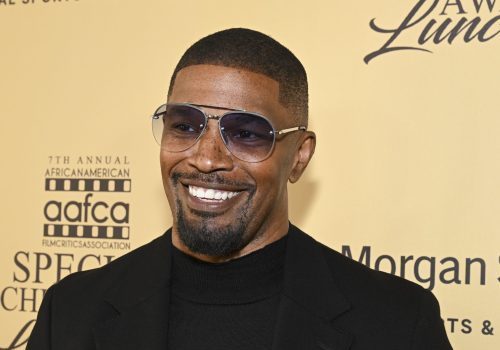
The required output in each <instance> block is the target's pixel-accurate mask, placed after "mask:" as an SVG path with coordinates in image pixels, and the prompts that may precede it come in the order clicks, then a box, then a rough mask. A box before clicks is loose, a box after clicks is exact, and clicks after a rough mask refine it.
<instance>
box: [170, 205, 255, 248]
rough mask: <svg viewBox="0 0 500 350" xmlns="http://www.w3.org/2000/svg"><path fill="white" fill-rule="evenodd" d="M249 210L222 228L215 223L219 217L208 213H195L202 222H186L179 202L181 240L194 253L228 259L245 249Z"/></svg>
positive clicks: (178, 229) (245, 210) (178, 216)
mask: <svg viewBox="0 0 500 350" xmlns="http://www.w3.org/2000/svg"><path fill="white" fill-rule="evenodd" d="M247 209H248V208H244V209H243V210H241V211H240V215H238V217H235V218H234V220H232V223H231V224H230V225H227V226H224V227H221V226H220V225H217V223H216V222H215V221H216V220H217V216H213V215H211V214H209V213H206V212H198V211H193V213H195V214H196V215H197V216H199V217H200V219H201V220H197V221H196V222H194V221H190V220H186V217H185V215H184V211H183V210H182V209H181V202H180V201H179V200H178V201H177V213H176V218H177V231H178V234H179V238H180V240H181V241H182V243H184V244H185V245H186V246H187V247H188V248H189V250H190V251H192V252H193V253H198V254H203V255H208V256H217V257H226V256H230V255H232V254H233V253H235V252H237V251H239V250H241V249H243V247H245V246H246V245H247V244H248V242H247V239H246V237H245V231H246V227H247V226H248V210H247Z"/></svg>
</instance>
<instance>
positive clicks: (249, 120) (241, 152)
mask: <svg viewBox="0 0 500 350" xmlns="http://www.w3.org/2000/svg"><path fill="white" fill-rule="evenodd" d="M220 128H221V133H222V137H223V139H224V142H225V143H226V146H227V148H228V149H229V151H230V152H231V153H232V154H234V155H235V156H236V157H238V158H239V159H241V160H244V161H247V162H258V161H261V160H263V159H265V158H266V157H267V156H268V155H269V153H270V152H271V150H272V149H273V144H274V133H273V128H272V126H271V124H270V123H269V122H268V121H267V120H266V119H265V118H262V117H260V116H258V115H254V114H251V113H241V112H237V113H229V114H226V115H224V117H222V119H221V120H220Z"/></svg>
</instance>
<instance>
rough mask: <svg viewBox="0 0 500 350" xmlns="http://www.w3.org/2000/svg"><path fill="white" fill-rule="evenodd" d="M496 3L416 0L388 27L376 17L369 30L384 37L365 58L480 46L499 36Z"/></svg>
mask: <svg viewBox="0 0 500 350" xmlns="http://www.w3.org/2000/svg"><path fill="white" fill-rule="evenodd" d="M499 12H500V1H498V0H418V1H416V2H415V4H414V5H413V7H412V8H411V9H410V10H409V12H408V13H407V14H406V15H405V17H403V19H402V20H401V21H399V24H397V25H395V26H392V25H386V24H384V23H383V20H381V19H379V18H373V19H372V20H371V21H370V28H371V29H372V30H373V31H374V32H376V33H379V34H381V35H383V36H384V37H385V41H384V43H383V44H382V46H380V48H378V49H377V50H375V51H373V52H371V53H369V54H368V55H366V56H365V58H364V61H365V63H366V64H368V63H369V62H370V61H371V60H373V59H374V58H376V57H378V56H380V55H384V54H387V53H391V52H398V51H413V52H415V51H418V52H427V53H432V52H433V51H432V50H434V49H435V48H436V47H437V46H438V45H440V44H445V43H446V44H455V43H458V42H460V41H461V42H463V43H470V42H479V43H484V42H487V41H490V40H492V39H494V38H498V37H499V36H498V35H499V34H500V15H499Z"/></svg>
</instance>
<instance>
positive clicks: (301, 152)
mask: <svg viewBox="0 0 500 350" xmlns="http://www.w3.org/2000/svg"><path fill="white" fill-rule="evenodd" d="M299 143H300V144H299V147H298V149H297V151H296V152H295V157H294V161H293V167H292V171H291V172H290V176H289V177H288V180H289V181H290V182H291V183H295V182H297V181H298V180H299V179H300V177H301V176H302V173H303V172H304V170H306V167H307V164H309V161H310V160H311V158H312V156H313V154H314V149H315V148H316V134H315V133H314V132H312V131H305V132H304V134H303V135H302V136H301V137H300V139H299Z"/></svg>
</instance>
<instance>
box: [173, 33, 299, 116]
mask: <svg viewBox="0 0 500 350" xmlns="http://www.w3.org/2000/svg"><path fill="white" fill-rule="evenodd" d="M198 64H212V65H218V66H224V67H232V68H241V69H245V70H248V71H251V72H254V73H260V74H263V75H266V76H268V77H269V78H271V79H273V80H276V81H277V82H278V84H279V99H280V102H281V103H282V104H283V105H284V106H285V107H287V108H288V109H289V110H290V111H291V112H292V113H293V114H294V117H295V118H294V119H296V120H297V121H300V122H303V123H305V124H307V117H308V88H307V74H306V71H305V69H304V67H303V66H302V63H300V61H299V60H298V59H297V57H295V55H294V54H293V53H292V52H291V51H290V50H288V49H287V48H286V47H284V46H283V45H281V44H280V43H279V42H277V41H276V40H274V39H273V38H271V37H270V36H268V35H265V34H263V33H260V32H258V31H255V30H251V29H245V28H231V29H226V30H222V31H220V32H216V33H213V34H211V35H208V36H206V37H204V38H202V39H200V40H199V41H197V42H196V43H194V44H193V45H192V46H191V47H190V48H189V49H187V51H186V52H185V53H184V55H183V56H182V58H181V59H180V61H179V63H177V66H176V67H175V70H174V73H173V74H172V78H171V80H170V87H169V89H168V96H170V95H171V93H172V88H173V85H174V82H175V78H176V77H177V73H178V72H179V71H180V70H181V69H183V68H185V67H189V66H193V65H198Z"/></svg>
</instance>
